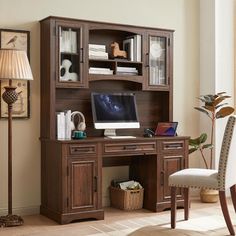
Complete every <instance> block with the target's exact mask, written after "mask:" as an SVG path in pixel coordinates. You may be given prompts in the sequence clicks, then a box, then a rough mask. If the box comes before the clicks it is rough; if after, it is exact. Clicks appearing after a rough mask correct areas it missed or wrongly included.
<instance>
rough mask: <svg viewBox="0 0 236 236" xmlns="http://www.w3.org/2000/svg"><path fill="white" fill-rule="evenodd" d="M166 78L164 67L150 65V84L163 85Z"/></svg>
mask: <svg viewBox="0 0 236 236" xmlns="http://www.w3.org/2000/svg"><path fill="white" fill-rule="evenodd" d="M165 84H166V78H165V73H164V69H163V68H160V67H158V66H151V67H150V85H165Z"/></svg>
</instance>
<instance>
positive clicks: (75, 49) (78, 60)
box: [57, 24, 84, 87]
mask: <svg viewBox="0 0 236 236" xmlns="http://www.w3.org/2000/svg"><path fill="white" fill-rule="evenodd" d="M57 30H58V58H59V59H58V63H59V65H58V73H57V78H58V79H57V85H59V86H65V87H66V86H70V87H71V86H75V87H82V86H83V85H84V81H83V73H82V72H83V71H82V70H83V63H84V58H83V57H84V55H83V44H82V27H79V26H76V27H75V26H74V25H73V26H72V27H70V25H62V24H61V25H58V28H57Z"/></svg>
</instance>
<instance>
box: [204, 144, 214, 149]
mask: <svg viewBox="0 0 236 236" xmlns="http://www.w3.org/2000/svg"><path fill="white" fill-rule="evenodd" d="M205 148H213V145H212V144H211V143H208V144H204V145H203V146H202V149H205Z"/></svg>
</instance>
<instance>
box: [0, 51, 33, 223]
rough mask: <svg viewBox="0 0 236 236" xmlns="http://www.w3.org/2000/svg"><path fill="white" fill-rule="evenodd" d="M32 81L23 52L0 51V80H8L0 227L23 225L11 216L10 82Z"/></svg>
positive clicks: (12, 99)
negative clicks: (4, 196) (3, 210)
mask: <svg viewBox="0 0 236 236" xmlns="http://www.w3.org/2000/svg"><path fill="white" fill-rule="evenodd" d="M15 79H17V80H32V79H33V76H32V72H31V69H30V65H29V61H28V58H27V55H26V52H25V51H21V50H13V49H1V50H0V80H8V81H9V85H8V86H6V87H5V91H4V93H3V94H2V99H3V100H4V101H5V102H6V103H7V105H8V215H7V216H0V226H2V227H4V226H6V227H8V226H17V225H22V224H23V222H24V221H23V219H22V218H21V217H20V216H17V215H13V214H12V106H13V104H14V102H16V100H17V98H18V93H17V92H16V87H15V86H13V85H12V80H15Z"/></svg>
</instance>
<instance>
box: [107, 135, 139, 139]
mask: <svg viewBox="0 0 236 236" xmlns="http://www.w3.org/2000/svg"><path fill="white" fill-rule="evenodd" d="M107 137H108V138H111V139H128V138H136V137H135V136H127V135H126V136H117V135H116V136H107Z"/></svg>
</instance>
